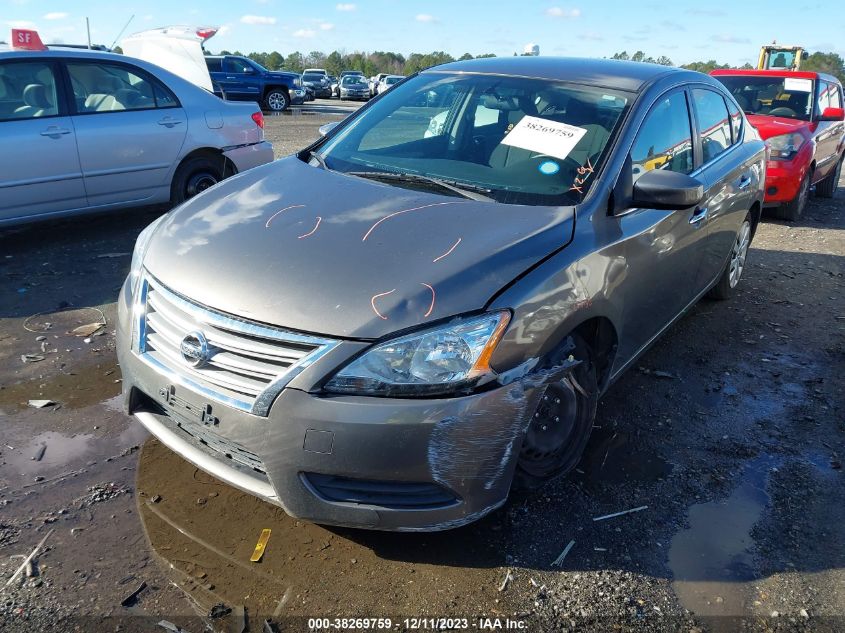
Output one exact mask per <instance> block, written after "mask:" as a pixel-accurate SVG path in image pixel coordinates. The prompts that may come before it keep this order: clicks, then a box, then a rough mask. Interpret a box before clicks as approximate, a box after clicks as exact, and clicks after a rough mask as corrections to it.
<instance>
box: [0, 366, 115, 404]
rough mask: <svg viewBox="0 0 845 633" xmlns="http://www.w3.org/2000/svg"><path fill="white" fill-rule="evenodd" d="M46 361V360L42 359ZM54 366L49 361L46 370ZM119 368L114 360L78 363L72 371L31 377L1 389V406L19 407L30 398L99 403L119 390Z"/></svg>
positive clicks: (74, 402)
mask: <svg viewBox="0 0 845 633" xmlns="http://www.w3.org/2000/svg"><path fill="white" fill-rule="evenodd" d="M42 362H43V363H46V362H47V361H42ZM52 369H54V368H53V366H52V365H50V366H46V367H45V370H52ZM118 378H120V370H119V369H118V367H117V364H116V363H115V361H114V360H109V361H106V362H103V363H99V364H97V365H87V366H82V367H77V368H76V369H74V370H73V371H71V372H68V373H61V374H57V375H53V376H47V377H45V378H43V379H42V378H34V379H32V380H27V381H25V382H19V383H16V384H14V385H8V386H5V387H3V389H0V407H2V408H3V409H4V410H6V411H11V412H14V411H21V410H23V409H26V408H27V407H28V404H27V402H28V401H29V400H53V401H54V402H58V403H59V404H61V405H62V407H65V408H70V409H79V408H82V407H89V406H91V405H94V404H99V403H101V402H103V401H104V400H107V399H109V398H113V397H114V396H116V395H118V394H119V393H120V383H117V382H115V380H117V379H118Z"/></svg>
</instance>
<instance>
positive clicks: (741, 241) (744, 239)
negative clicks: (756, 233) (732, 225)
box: [728, 220, 751, 288]
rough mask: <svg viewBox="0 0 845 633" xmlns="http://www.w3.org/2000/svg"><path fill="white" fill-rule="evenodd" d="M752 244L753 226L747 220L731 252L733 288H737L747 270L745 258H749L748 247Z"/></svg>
mask: <svg viewBox="0 0 845 633" xmlns="http://www.w3.org/2000/svg"><path fill="white" fill-rule="evenodd" d="M750 244H751V224H750V223H749V222H748V220H746V221H745V222H743V223H742V227H741V228H740V229H739V233H738V234H737V236H736V242H734V247H733V251H731V267H730V273H729V274H728V282H729V283H730V285H731V288H736V285H737V284H738V283H739V280H740V278H741V277H742V271H743V269H744V268H745V258H746V257H748V247H749V245H750Z"/></svg>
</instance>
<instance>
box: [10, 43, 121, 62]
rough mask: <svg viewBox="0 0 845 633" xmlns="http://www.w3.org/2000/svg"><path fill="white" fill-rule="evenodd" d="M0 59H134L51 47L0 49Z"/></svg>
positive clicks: (83, 49)
mask: <svg viewBox="0 0 845 633" xmlns="http://www.w3.org/2000/svg"><path fill="white" fill-rule="evenodd" d="M0 57H2V59H6V60H8V59H26V58H28V57H54V58H78V59H91V58H96V59H111V60H117V61H127V60H131V59H135V58H134V57H129V56H127V55H121V54H120V53H111V52H108V51H97V50H93V49H87V48H70V47H68V48H60V47H53V46H51V47H50V48H48V49H47V50H45V51H24V50H18V49H11V50H3V49H0Z"/></svg>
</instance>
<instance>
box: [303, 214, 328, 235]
mask: <svg viewBox="0 0 845 633" xmlns="http://www.w3.org/2000/svg"><path fill="white" fill-rule="evenodd" d="M322 221H323V218H321V217H320V216H319V215H318V216H317V224H315V225H314V228H313V229H311V230H310V231H309V232H308V233H306V234H305V235H300V236H299V238H298V239H300V240H301V239H302V238H303V237H308V236H309V235H314V233H316V232H317V228H318V227H319V226H320V222H322Z"/></svg>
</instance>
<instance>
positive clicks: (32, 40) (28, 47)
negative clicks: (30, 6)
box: [12, 29, 47, 51]
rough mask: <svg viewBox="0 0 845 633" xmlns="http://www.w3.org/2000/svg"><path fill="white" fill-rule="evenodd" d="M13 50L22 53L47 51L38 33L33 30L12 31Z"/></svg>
mask: <svg viewBox="0 0 845 633" xmlns="http://www.w3.org/2000/svg"><path fill="white" fill-rule="evenodd" d="M12 48H14V49H18V50H22V51H46V50H47V47H46V46H44V44H42V43H41V38H40V37H38V31H33V30H31V29H12Z"/></svg>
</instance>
